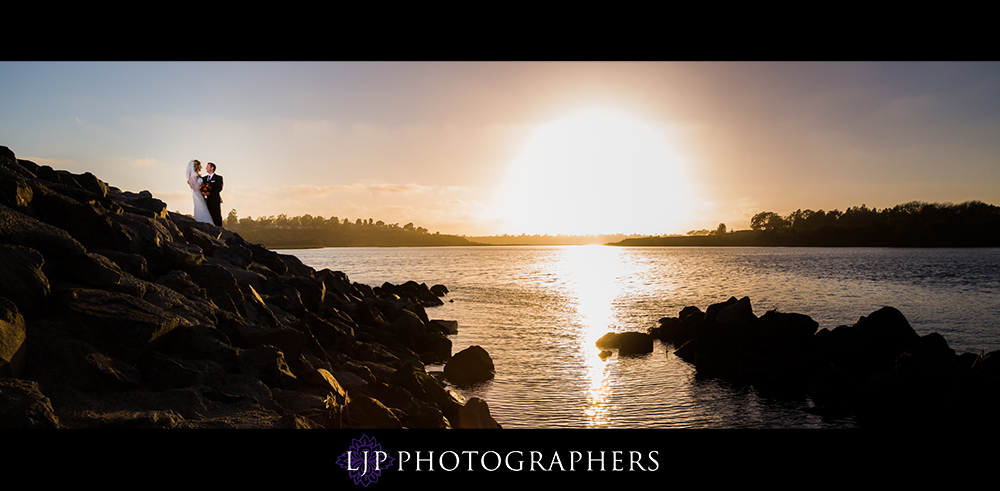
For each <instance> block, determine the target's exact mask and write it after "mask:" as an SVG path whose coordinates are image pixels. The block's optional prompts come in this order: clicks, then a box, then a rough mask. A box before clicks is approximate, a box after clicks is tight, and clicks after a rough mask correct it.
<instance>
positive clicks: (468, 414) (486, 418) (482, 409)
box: [458, 397, 502, 429]
mask: <svg viewBox="0 0 1000 491" xmlns="http://www.w3.org/2000/svg"><path fill="white" fill-rule="evenodd" d="M458 428H473V429H501V428H502V426H500V423H497V422H496V420H495V419H493V416H491V415H490V406H489V405H488V404H486V401H484V400H482V399H480V398H478V397H473V398H470V399H469V400H468V402H466V403H465V406H462V410H461V411H459V415H458Z"/></svg>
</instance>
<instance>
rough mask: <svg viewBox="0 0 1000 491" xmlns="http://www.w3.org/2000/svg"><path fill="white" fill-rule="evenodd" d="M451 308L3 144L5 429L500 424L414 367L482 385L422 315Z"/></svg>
mask: <svg viewBox="0 0 1000 491" xmlns="http://www.w3.org/2000/svg"><path fill="white" fill-rule="evenodd" d="M446 294H447V288H445V287H444V286H442V285H435V286H434V287H428V286H427V285H426V284H417V283H416V282H412V281H411V282H407V283H405V284H403V285H391V284H388V283H387V284H384V285H382V286H377V287H369V286H367V285H362V284H358V283H352V282H351V281H350V280H349V279H348V276H347V275H346V274H345V273H343V272H339V271H331V270H329V269H324V270H322V271H316V270H314V269H313V268H310V267H308V266H306V265H304V264H302V262H301V261H299V260H298V259H297V258H295V257H294V256H290V255H284V254H279V253H276V252H274V251H271V250H268V249H266V248H265V247H263V246H261V245H259V244H252V243H248V242H247V241H245V240H243V239H242V238H241V237H240V236H239V235H238V234H236V233H233V232H231V231H229V230H226V229H224V228H221V227H215V226H214V225H210V224H204V223H198V222H195V221H194V220H193V219H192V218H190V217H188V216H186V215H181V214H178V213H174V212H169V211H167V207H166V204H165V203H163V202H162V201H160V200H158V199H156V198H155V197H153V196H152V195H151V194H150V193H149V192H148V191H143V192H140V193H132V192H127V191H121V190H119V189H117V188H114V187H111V186H108V185H107V184H106V183H105V182H103V181H101V180H100V179H98V178H97V177H96V176H94V175H93V174H90V173H84V174H72V173H70V172H67V171H59V170H54V169H52V168H50V167H48V166H39V165H37V164H35V163H33V162H30V161H27V160H18V159H17V158H16V157H15V155H14V153H13V152H12V151H11V150H10V149H8V148H7V147H0V428H499V427H500V425H499V424H498V423H497V422H496V421H495V420H493V418H492V417H491V416H490V414H489V408H488V406H487V404H486V403H485V401H482V400H480V399H475V398H473V399H470V400H469V401H464V400H463V398H462V397H461V396H460V395H458V394H457V393H456V392H454V391H453V390H449V389H448V388H447V386H446V385H445V383H444V382H443V379H444V377H445V375H444V374H443V373H433V374H432V373H428V372H427V370H426V366H425V365H426V364H431V363H442V362H447V365H446V370H445V371H446V372H447V373H449V374H454V375H449V377H452V378H454V379H455V380H460V382H456V383H457V384H461V383H469V382H470V381H472V382H474V381H478V380H482V379H484V378H489V377H492V375H493V373H494V371H493V370H494V369H493V366H492V360H490V359H489V355H488V354H485V351H482V350H481V348H479V347H472V348H469V350H471V352H470V353H471V354H473V355H475V356H458V355H462V354H463V353H464V352H460V353H456V356H455V357H452V353H451V349H452V344H451V341H450V340H449V339H448V337H447V336H448V334H449V333H453V332H454V329H455V327H456V326H455V323H454V322H453V321H437V320H432V319H430V318H429V317H428V314H427V310H426V308H432V307H433V306H434V305H439V304H440V302H441V300H440V297H441V296H443V295H446ZM473 348H478V349H473ZM469 350H465V351H469ZM453 359H454V360H456V361H454V362H453V361H452V360H453Z"/></svg>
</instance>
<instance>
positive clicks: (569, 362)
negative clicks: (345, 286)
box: [282, 246, 1000, 428]
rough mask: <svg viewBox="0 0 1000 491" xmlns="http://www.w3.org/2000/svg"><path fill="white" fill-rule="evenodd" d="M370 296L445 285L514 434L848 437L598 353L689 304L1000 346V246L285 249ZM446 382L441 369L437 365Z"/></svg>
mask: <svg viewBox="0 0 1000 491" xmlns="http://www.w3.org/2000/svg"><path fill="white" fill-rule="evenodd" d="M282 252H285V253H290V254H294V255H296V256H298V257H299V258H300V259H302V261H303V262H305V263H306V264H308V265H310V266H312V267H314V268H316V269H323V268H330V269H331V270H334V271H344V272H345V273H347V274H348V276H349V277H350V279H351V280H352V281H356V282H359V283H364V284H368V285H371V286H378V285H381V284H382V283H383V282H386V281H388V282H391V283H396V284H398V283H403V282H405V281H408V280H415V281H417V282H421V283H427V284H428V285H429V286H430V285H434V284H438V283H440V284H444V285H446V286H447V287H448V288H449V290H451V292H450V293H449V295H448V296H447V297H445V300H446V302H447V303H446V304H445V305H444V306H441V307H434V308H430V309H428V315H429V316H430V317H431V318H432V319H449V320H457V321H458V322H459V334H458V335H455V336H452V337H451V339H452V342H453V353H457V352H458V351H459V350H462V349H464V348H466V347H468V346H471V345H480V346H482V347H483V348H485V349H486V351H487V352H489V353H490V356H491V357H492V358H493V360H494V364H495V365H496V368H497V376H496V378H495V379H494V380H492V381H490V382H486V383H483V384H480V385H478V386H475V387H472V388H465V389H462V390H459V392H461V393H463V394H464V395H466V396H473V395H475V396H479V397H482V398H483V399H485V400H486V401H487V402H488V403H489V405H490V410H491V413H492V414H493V416H494V418H495V419H496V420H497V421H499V422H500V423H501V424H502V425H503V426H504V427H505V428H843V427H852V426H854V422H853V421H852V420H851V419H849V418H848V419H829V418H823V417H820V416H817V415H813V414H811V413H809V412H807V409H808V408H810V407H811V406H812V403H811V401H809V399H808V398H805V397H803V398H802V399H799V400H796V399H788V398H774V397H769V396H766V395H763V394H759V393H757V392H756V391H755V390H753V389H752V388H746V387H733V386H730V385H728V384H726V383H725V382H722V381H717V380H708V381H706V380H696V379H695V377H694V369H693V368H692V367H691V365H689V364H688V363H686V362H684V361H683V360H681V359H679V358H678V357H676V356H674V355H673V353H672V352H673V347H670V346H668V345H663V344H661V343H658V342H657V343H655V349H654V352H653V353H651V354H648V355H644V356H640V357H635V358H621V359H619V358H618V357H617V356H613V357H611V358H609V359H607V360H601V359H600V357H598V353H599V350H598V349H597V348H596V346H595V345H594V342H595V341H596V340H597V338H599V337H600V336H601V335H603V334H605V333H606V332H608V331H645V330H646V329H647V328H649V327H653V326H656V325H657V320H658V319H659V318H661V317H664V316H671V317H673V316H676V315H677V314H678V312H679V311H680V310H681V309H682V308H683V307H685V306H688V305H694V306H697V307H699V308H701V309H703V310H704V309H705V308H706V307H707V306H708V305H710V304H712V303H717V302H721V301H725V300H726V299H728V298H729V297H730V296H736V297H742V296H749V297H750V299H751V301H752V303H753V307H754V312H755V313H756V314H757V315H762V314H763V313H764V312H765V311H767V310H770V309H778V310H780V311H783V312H796V313H802V314H807V315H809V316H811V317H812V318H813V319H814V320H816V321H817V322H819V324H820V328H824V327H825V328H829V329H833V328H835V327H836V326H838V325H842V324H852V323H854V321H855V320H857V318H858V317H859V316H861V315H867V314H869V313H871V312H873V311H875V310H877V309H879V308H880V307H882V306H885V305H890V306H893V307H896V308H898V309H899V310H900V311H902V312H903V314H904V315H905V316H906V317H907V319H908V320H909V321H910V324H911V325H912V326H913V327H914V329H915V330H916V331H917V333H918V334H920V335H924V334H927V333H930V332H935V331H936V332H939V333H941V334H942V335H943V336H944V337H945V338H946V339H947V340H948V342H949V344H950V345H951V347H952V348H954V349H955V350H956V351H957V352H959V353H963V352H978V351H979V350H980V349H985V350H986V351H987V352H989V351H992V350H997V349H1000V326H998V322H997V321H998V319H1000V295H997V293H1000V249H890V248H752V247H747V248H712V247H705V248H656V247H649V248H620V247H603V246H566V247H442V248H328V249H309V250H286V251H282ZM428 369H429V370H432V371H433V370H441V369H442V367H440V366H437V367H434V366H432V367H428Z"/></svg>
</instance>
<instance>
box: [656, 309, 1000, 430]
mask: <svg viewBox="0 0 1000 491" xmlns="http://www.w3.org/2000/svg"><path fill="white" fill-rule="evenodd" d="M659 324H660V325H659V326H658V327H654V328H651V329H650V330H649V334H650V335H652V336H654V337H656V338H658V339H660V340H661V341H664V342H667V343H671V344H672V345H673V346H675V347H676V350H675V351H674V353H675V354H676V355H677V356H679V357H680V358H682V359H684V360H685V361H687V362H689V363H691V364H692V365H694V367H695V368H696V370H697V376H698V377H702V378H720V379H725V380H728V381H730V382H733V383H736V384H746V385H753V386H755V387H756V388H758V389H760V390H762V391H766V392H769V393H776V394H783V395H797V396H808V397H809V398H810V399H811V400H812V402H813V403H814V405H815V409H814V411H815V412H817V413H820V414H825V415H835V416H844V415H853V416H855V417H856V420H857V422H858V424H859V426H861V427H878V428H897V429H910V428H939V429H941V428H944V429H949V428H974V429H983V428H997V427H1000V422H998V421H997V418H996V415H997V414H998V410H1000V351H994V352H991V353H978V354H976V353H965V354H962V355H959V354H956V353H955V351H954V350H953V349H951V348H950V347H949V346H948V342H947V341H946V340H945V338H944V337H943V336H941V335H940V334H938V333H930V334H927V335H924V336H920V335H918V334H917V333H916V331H914V329H913V327H911V326H910V323H909V322H908V321H907V320H906V317H905V316H904V315H903V314H902V313H901V312H900V311H899V310H897V309H895V308H893V307H883V308H881V309H879V310H877V311H875V312H872V313H871V314H869V315H867V316H863V317H861V318H859V319H858V321H857V322H855V323H854V324H853V325H843V326H839V327H837V328H835V329H833V330H829V329H826V328H823V329H819V325H818V323H817V322H816V321H814V320H812V319H811V318H810V317H809V316H807V315H803V314H794V313H783V312H778V311H774V310H772V311H768V312H766V313H765V314H764V315H762V316H760V317H758V316H756V315H754V313H753V309H752V306H751V304H750V299H749V298H748V297H743V298H741V299H737V298H735V297H732V298H730V299H729V300H728V301H726V302H722V303H717V304H714V305H711V306H709V307H708V308H707V309H706V310H705V311H704V312H702V311H701V309H699V308H697V307H686V308H684V309H683V310H681V312H680V313H679V315H678V316H677V317H664V318H662V319H660V321H659Z"/></svg>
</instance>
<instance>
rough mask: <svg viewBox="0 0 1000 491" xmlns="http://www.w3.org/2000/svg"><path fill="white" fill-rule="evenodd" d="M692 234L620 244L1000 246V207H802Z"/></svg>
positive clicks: (977, 203) (973, 204) (919, 203)
mask: <svg viewBox="0 0 1000 491" xmlns="http://www.w3.org/2000/svg"><path fill="white" fill-rule="evenodd" d="M688 235H689V236H688V237H651V238H646V239H637V240H625V241H622V242H618V243H617V244H618V245H742V246H827V247H856V246H867V247H1000V207H997V206H995V205H991V204H987V203H983V202H981V201H967V202H965V203H960V204H951V203H925V202H922V201H911V202H909V203H904V204H900V205H896V206H893V207H891V208H883V209H881V210H879V209H878V208H868V207H867V206H866V205H864V204H862V205H861V206H852V207H850V208H847V209H846V210H845V211H843V212H841V211H840V210H836V209H835V210H832V211H824V210H819V211H813V210H808V209H807V210H802V209H798V210H795V211H794V212H792V213H789V214H788V215H779V214H777V213H774V212H771V211H763V212H760V213H758V214H756V215H754V216H753V217H752V218H751V219H750V230H741V231H735V232H726V229H725V225H724V224H719V228H718V229H716V230H714V231H712V232H708V231H706V230H701V231H692V232H689V233H688Z"/></svg>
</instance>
